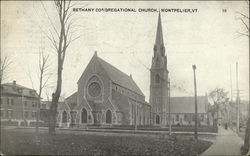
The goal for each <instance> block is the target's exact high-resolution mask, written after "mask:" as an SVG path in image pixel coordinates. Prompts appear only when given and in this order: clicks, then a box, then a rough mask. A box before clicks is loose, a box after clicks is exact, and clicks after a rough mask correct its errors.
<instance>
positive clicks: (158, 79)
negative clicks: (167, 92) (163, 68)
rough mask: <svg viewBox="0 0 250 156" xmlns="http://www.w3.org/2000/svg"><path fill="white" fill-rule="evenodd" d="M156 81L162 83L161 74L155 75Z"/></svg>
mask: <svg viewBox="0 0 250 156" xmlns="http://www.w3.org/2000/svg"><path fill="white" fill-rule="evenodd" d="M155 83H160V76H159V74H156V75H155Z"/></svg>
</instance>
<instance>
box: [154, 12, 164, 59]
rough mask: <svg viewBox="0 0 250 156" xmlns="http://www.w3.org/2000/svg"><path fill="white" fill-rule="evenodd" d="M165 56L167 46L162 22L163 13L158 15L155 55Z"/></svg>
mask: <svg viewBox="0 0 250 156" xmlns="http://www.w3.org/2000/svg"><path fill="white" fill-rule="evenodd" d="M157 55H158V56H165V47H164V41H163V33H162V24H161V13H160V12H159V15H158V24H157V30H156V38H155V44H154V56H155V57H156V56H157Z"/></svg>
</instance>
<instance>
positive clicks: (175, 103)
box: [170, 96, 208, 113]
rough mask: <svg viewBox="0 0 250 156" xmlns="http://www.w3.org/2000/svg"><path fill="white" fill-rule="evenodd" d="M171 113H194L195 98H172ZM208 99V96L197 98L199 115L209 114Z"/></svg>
mask: <svg viewBox="0 0 250 156" xmlns="http://www.w3.org/2000/svg"><path fill="white" fill-rule="evenodd" d="M170 103H171V108H170V111H171V113H194V112H195V104H194V97H192V96H189V97H171V98H170ZM207 104H208V99H207V97H206V96H197V105H198V113H206V112H207Z"/></svg>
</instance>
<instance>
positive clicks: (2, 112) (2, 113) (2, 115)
mask: <svg viewBox="0 0 250 156" xmlns="http://www.w3.org/2000/svg"><path fill="white" fill-rule="evenodd" d="M0 116H1V117H4V111H3V110H2V109H1V114H0Z"/></svg>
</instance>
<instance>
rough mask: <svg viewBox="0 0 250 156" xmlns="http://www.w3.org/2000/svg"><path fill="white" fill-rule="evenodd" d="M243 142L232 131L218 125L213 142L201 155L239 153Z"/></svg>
mask: <svg viewBox="0 0 250 156" xmlns="http://www.w3.org/2000/svg"><path fill="white" fill-rule="evenodd" d="M243 143H244V142H243V140H242V139H241V138H240V137H239V136H238V135H237V134H236V133H235V132H234V131H232V130H231V129H227V130H225V129H224V128H223V127H219V129H218V135H217V136H216V140H215V142H214V143H213V145H212V146H211V147H210V148H208V149H207V150H206V151H205V152H204V153H202V155H203V156H209V155H234V156H235V155H241V152H240V148H241V146H242V145H243Z"/></svg>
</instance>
